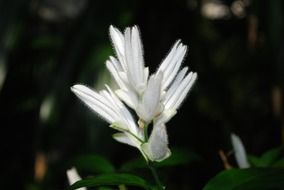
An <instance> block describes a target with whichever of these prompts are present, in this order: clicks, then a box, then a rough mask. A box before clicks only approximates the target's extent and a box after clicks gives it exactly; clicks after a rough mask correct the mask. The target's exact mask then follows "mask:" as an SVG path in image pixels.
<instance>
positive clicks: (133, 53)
mask: <svg viewBox="0 0 284 190" xmlns="http://www.w3.org/2000/svg"><path fill="white" fill-rule="evenodd" d="M110 37H111V40H112V43H113V46H114V50H115V53H116V57H113V56H110V58H109V59H108V60H107V61H106V66H107V69H108V70H109V72H110V73H111V75H112V77H113V78H114V80H115V81H116V83H117V85H118V89H116V90H112V89H111V88H110V87H108V86H107V85H106V89H105V90H101V91H99V92H97V91H93V90H91V89H90V88H88V87H86V86H84V85H80V84H77V85H74V86H73V87H71V90H72V91H73V92H74V93H75V94H76V95H77V96H78V97H79V98H80V99H81V100H82V101H83V102H84V103H85V104H86V105H88V106H89V107H90V108H91V109H92V110H93V111H95V112H96V113H97V114H98V115H99V116H101V117H102V118H103V119H105V120H106V121H107V122H108V123H110V124H111V125H110V127H112V128H114V129H116V130H118V131H119V132H118V133H116V134H114V135H113V138H114V139H115V140H117V141H119V142H121V143H125V144H128V145H131V146H134V147H136V148H137V149H139V151H140V152H141V153H142V155H143V156H144V158H145V159H146V160H147V161H149V160H150V161H162V160H164V159H166V158H167V157H168V156H170V154H171V152H170V150H169V148H168V137H167V131H166V125H165V124H166V123H167V122H168V121H169V120H170V119H171V118H172V117H173V116H174V115H175V114H176V111H177V109H178V108H179V107H180V105H181V103H182V102H183V100H184V99H185V97H186V95H187V94H188V92H189V90H190V89H191V87H192V86H193V84H194V82H195V80H196V78H197V74H196V73H193V72H188V67H184V68H182V69H181V64H182V61H183V59H184V57H185V54H186V51H187V47H186V46H185V45H183V44H182V43H181V42H180V41H179V40H178V41H177V42H176V43H175V44H174V46H173V47H172V49H171V51H170V52H169V54H168V55H167V56H166V58H165V59H164V60H163V62H162V63H161V65H160V66H159V68H158V69H157V70H156V72H155V73H153V74H151V75H150V74H149V68H148V67H145V64H144V57H143V47H142V42H141V38H140V33H139V30H138V28H137V26H134V27H128V28H126V29H125V31H124V33H122V32H120V31H119V30H118V29H117V28H115V27H113V26H110ZM125 104H126V105H127V106H128V107H129V108H131V109H133V110H134V111H135V113H136V114H137V116H138V118H139V120H138V121H135V119H134V117H133V116H132V114H131V113H130V111H129V109H128V108H127V107H126V105H125ZM149 126H152V131H151V133H150V136H148V128H149Z"/></svg>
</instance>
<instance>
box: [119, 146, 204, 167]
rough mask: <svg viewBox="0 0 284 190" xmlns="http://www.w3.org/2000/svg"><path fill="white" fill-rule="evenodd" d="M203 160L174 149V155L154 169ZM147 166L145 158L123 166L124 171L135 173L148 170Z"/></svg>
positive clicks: (155, 165)
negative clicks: (139, 170)
mask: <svg viewBox="0 0 284 190" xmlns="http://www.w3.org/2000/svg"><path fill="white" fill-rule="evenodd" d="M198 160H201V158H200V156H198V155H197V154H195V153H193V152H190V151H187V150H182V149H173V151H172V155H171V156H170V157H169V158H167V159H166V160H164V161H162V162H155V163H154V164H153V165H154V167H158V168H159V167H169V166H177V165H184V164H188V163H190V162H193V161H198ZM147 167H148V166H147V164H146V162H145V160H144V159H143V158H138V159H135V160H132V161H129V162H127V163H125V164H124V165H122V167H121V170H122V171H133V170H135V169H141V168H147Z"/></svg>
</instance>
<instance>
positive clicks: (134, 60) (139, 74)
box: [124, 27, 146, 94]
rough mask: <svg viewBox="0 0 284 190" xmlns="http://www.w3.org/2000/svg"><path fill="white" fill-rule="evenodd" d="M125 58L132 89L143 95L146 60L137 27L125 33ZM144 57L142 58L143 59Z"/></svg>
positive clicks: (127, 29)
mask: <svg viewBox="0 0 284 190" xmlns="http://www.w3.org/2000/svg"><path fill="white" fill-rule="evenodd" d="M124 36H125V58H126V63H127V68H128V70H127V76H128V80H129V82H130V83H131V84H132V87H133V88H134V89H135V90H136V92H137V93H139V94H141V93H142V92H143V90H144V88H145V84H146V83H145V80H144V60H143V56H142V54H143V53H142V49H141V48H142V45H141V42H140V36H139V32H138V29H137V28H136V27H133V29H132V30H131V28H126V30H125V33H124ZM141 57H142V58H141Z"/></svg>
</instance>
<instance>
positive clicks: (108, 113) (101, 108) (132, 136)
mask: <svg viewBox="0 0 284 190" xmlns="http://www.w3.org/2000/svg"><path fill="white" fill-rule="evenodd" d="M71 90H72V91H73V92H74V93H75V94H76V95H77V96H78V97H79V98H80V99H81V100H82V101H83V102H84V103H85V104H86V105H87V106H89V107H90V108H91V109H92V110H93V111H95V113H97V114H98V115H99V116H101V117H102V118H103V119H105V120H106V121H107V122H108V123H110V124H111V125H110V126H111V127H112V128H114V129H117V130H119V131H120V132H121V133H119V135H114V138H115V139H116V140H118V141H119V142H123V143H126V144H130V145H133V146H135V147H137V148H138V149H140V145H141V143H142V142H144V134H143V130H142V129H140V128H138V127H137V124H136V123H135V121H134V119H133V117H132V115H131V114H130V112H129V111H128V110H127V108H126V107H125V106H124V104H123V103H122V102H121V101H120V100H119V99H118V98H117V97H116V95H115V94H114V93H113V92H112V90H111V89H110V88H108V87H107V90H101V91H100V92H99V93H97V92H95V91H93V90H91V89H89V88H88V87H86V86H84V85H74V86H73V87H71Z"/></svg>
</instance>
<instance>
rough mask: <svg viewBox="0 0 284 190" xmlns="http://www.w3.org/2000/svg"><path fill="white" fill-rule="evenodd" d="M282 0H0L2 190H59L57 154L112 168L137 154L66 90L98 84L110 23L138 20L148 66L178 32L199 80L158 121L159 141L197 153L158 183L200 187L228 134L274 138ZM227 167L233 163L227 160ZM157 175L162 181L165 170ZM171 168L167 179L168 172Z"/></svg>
mask: <svg viewBox="0 0 284 190" xmlns="http://www.w3.org/2000/svg"><path fill="white" fill-rule="evenodd" d="M283 4H284V3H283V2H282V1H281V0H274V1H257V0H227V1H225V0H223V1H221V0H203V1H197V0H178V1H169V2H165V1H155V3H153V2H147V1H142V0H140V1H115V0H112V1H110V0H106V1H88V0H61V1H57V0H41V1H40V0H25V1H24V0H9V1H3V0H2V1H0V118H1V124H0V125H1V143H0V147H1V149H0V150H1V155H2V156H1V157H2V158H1V160H2V162H1V164H2V167H1V168H2V172H1V175H2V177H1V178H0V180H1V181H0V187H1V189H17V190H19V189H26V190H33V189H40V190H41V189H55V190H56V189H64V188H65V187H67V180H66V177H65V171H66V169H68V168H69V167H70V165H68V162H70V160H72V159H73V158H74V157H76V156H78V155H82V154H89V153H91V154H93V153H94V154H101V155H103V156H105V157H106V158H108V159H110V160H111V161H112V162H113V163H114V164H115V165H117V166H119V165H120V164H121V163H123V162H126V161H128V160H131V159H133V158H135V157H136V156H137V155H138V154H139V153H138V151H137V150H135V149H133V148H131V147H128V146H126V145H123V144H119V143H117V142H115V141H114V140H113V139H112V138H111V134H112V133H114V132H115V131H114V130H112V129H110V128H108V127H107V126H108V125H107V123H105V122H104V121H102V120H101V119H100V118H98V117H97V116H96V115H95V114H94V113H92V112H91V111H90V110H89V109H88V108H87V107H86V106H84V105H83V104H82V103H81V102H80V101H79V99H78V98H76V97H75V96H74V94H72V93H71V91H70V86H72V85H73V84H75V83H83V84H86V85H88V86H91V87H94V88H95V89H101V88H103V85H104V83H110V82H111V78H110V77H109V74H108V73H107V72H106V70H105V61H106V60H107V59H108V57H109V56H110V55H114V51H113V49H112V47H111V43H110V40H109V34H108V29H109V25H110V24H113V25H114V26H116V27H118V28H120V29H121V30H123V29H124V28H125V27H126V26H132V25H134V24H137V25H138V26H139V28H140V31H141V34H142V41H143V44H144V54H145V63H146V65H147V66H149V67H150V71H152V72H154V71H155V68H156V67H157V66H158V65H159V64H160V63H161V61H162V60H163V58H164V57H165V56H166V54H167V53H168V52H169V50H170V48H171V47H172V45H173V44H174V42H175V41H176V40H177V39H182V42H183V43H185V44H187V45H188V54H187V56H186V59H185V61H184V63H183V65H184V66H189V68H190V70H192V71H196V72H197V73H198V80H197V82H196V84H195V86H194V88H193V89H192V90H191V92H190V94H189V96H188V97H187V100H186V101H185V102H184V103H183V105H182V107H181V108H180V110H179V111H178V114H177V115H176V116H175V117H174V118H173V119H172V120H171V121H170V122H169V123H168V124H167V126H168V132H169V141H170V147H178V148H183V149H185V150H189V151H191V152H194V153H196V154H197V155H199V156H200V157H201V161H199V162H198V163H195V164H188V165H186V166H182V167H173V168H170V169H167V170H161V173H162V175H164V179H166V183H167V185H168V187H169V189H201V187H203V186H204V184H205V183H206V182H207V181H208V179H209V178H211V177H212V176H214V175H215V174H216V173H217V172H218V171H220V170H222V169H223V163H222V161H221V159H220V158H219V155H218V151H219V149H223V150H224V151H225V152H229V151H230V150H231V145H230V141H229V135H230V132H235V133H236V134H238V135H239V136H240V137H241V139H242V140H243V142H244V144H245V146H246V148H247V151H248V152H249V153H253V154H256V155H257V154H260V153H262V152H264V151H265V150H267V149H269V148H272V147H275V146H279V145H280V144H281V141H282V140H281V139H283V138H282V137H281V133H282V134H283V132H281V131H283V129H281V127H282V125H283V108H282V105H283V102H282V101H283V97H282V96H283V82H284V78H283V76H284V68H283V67H284V65H283V64H284V46H283V44H284V38H283V33H284V31H283V26H284V21H283V6H284V5H283ZM232 164H234V163H232ZM166 176H168V177H166ZM169 176H170V177H169Z"/></svg>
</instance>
